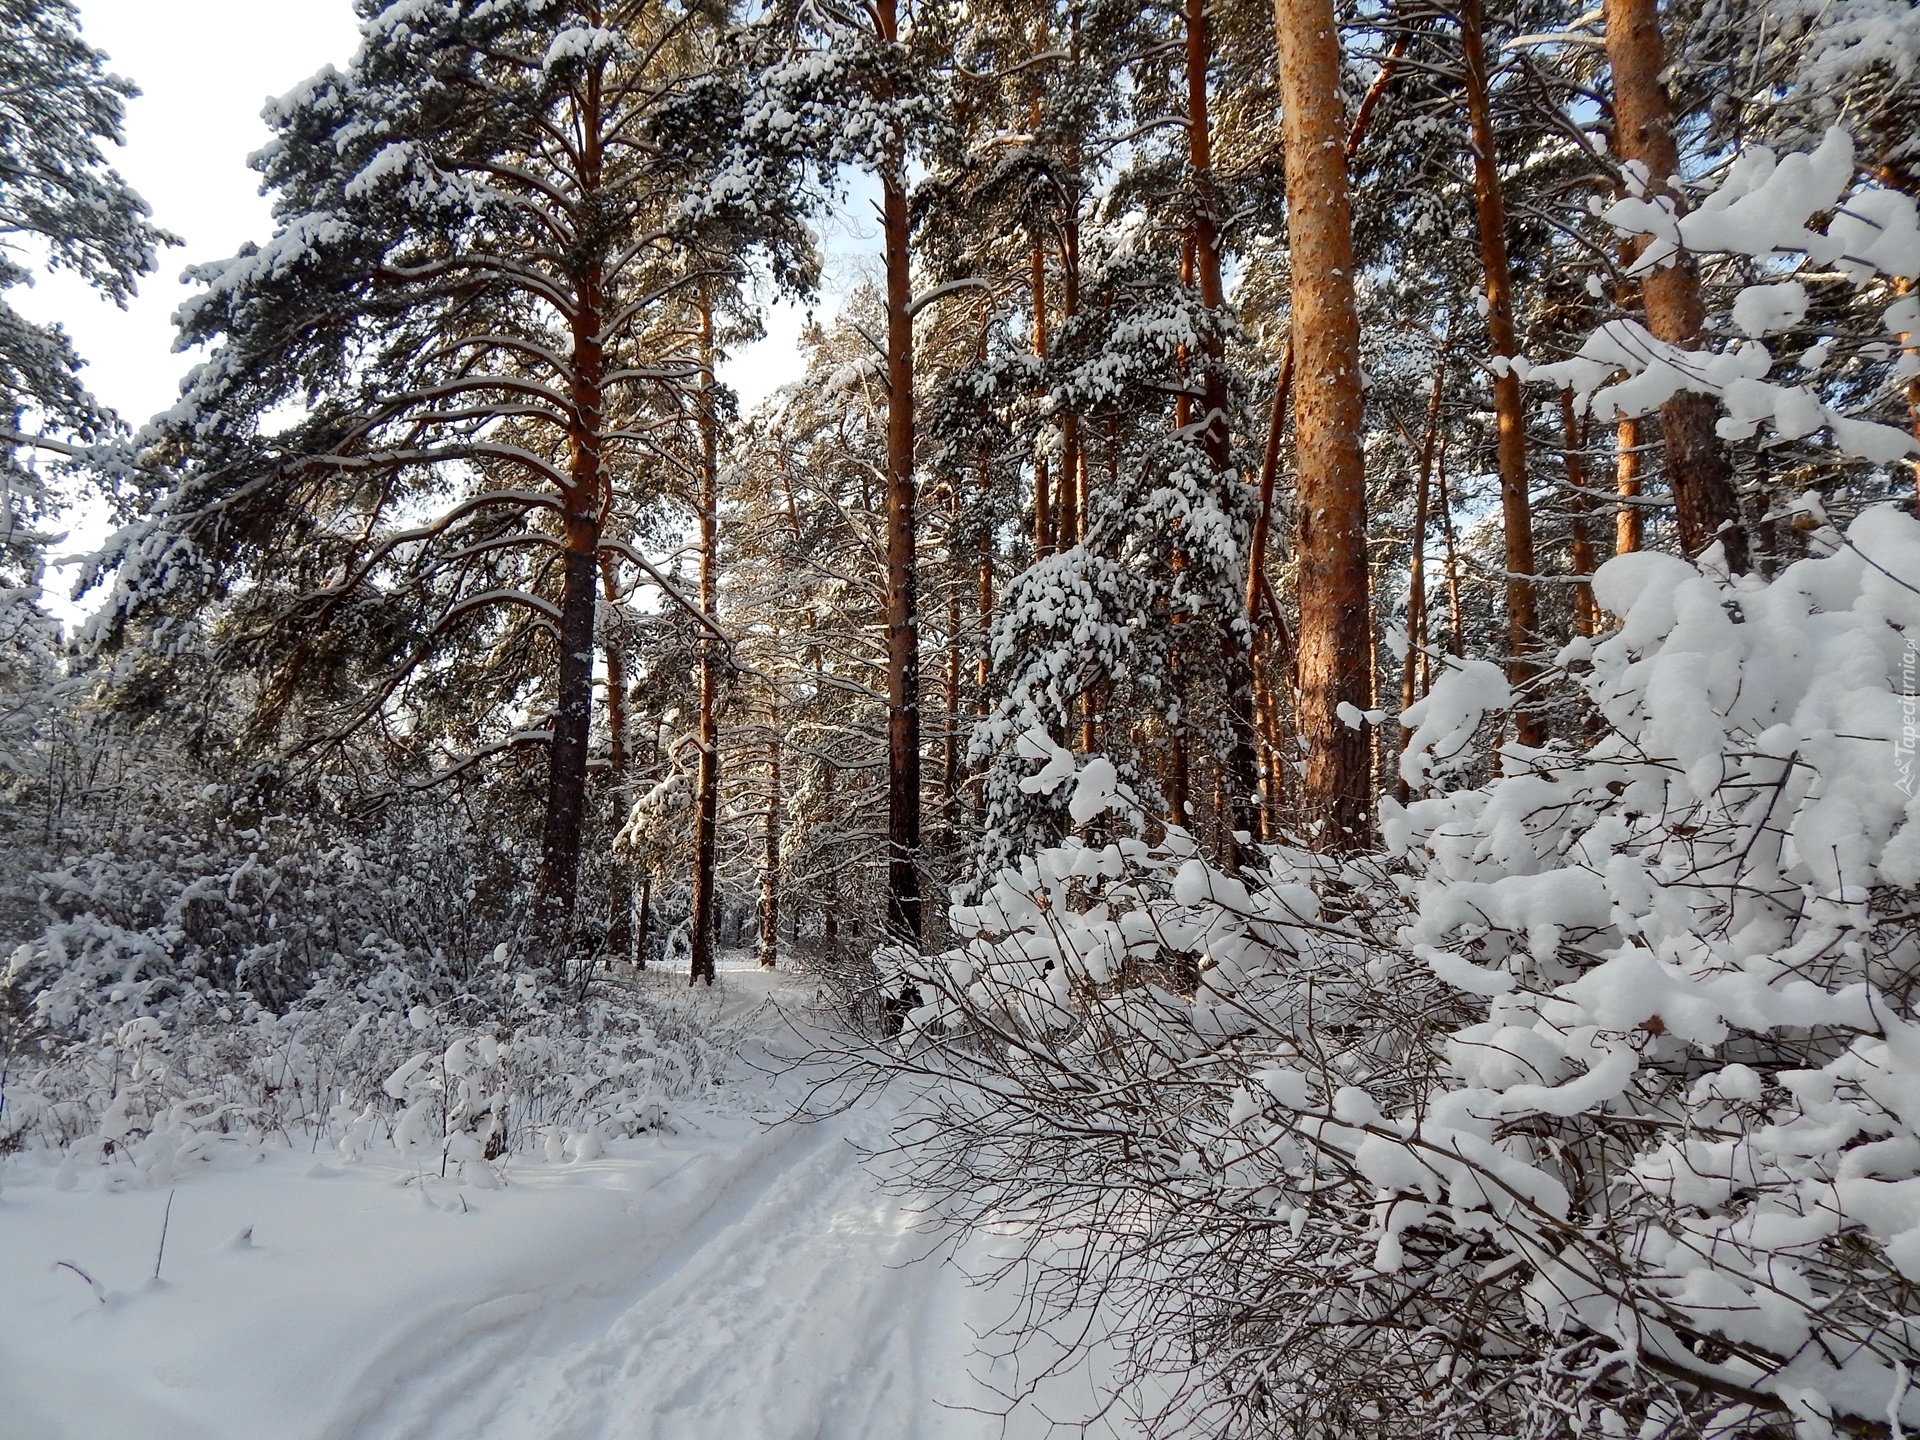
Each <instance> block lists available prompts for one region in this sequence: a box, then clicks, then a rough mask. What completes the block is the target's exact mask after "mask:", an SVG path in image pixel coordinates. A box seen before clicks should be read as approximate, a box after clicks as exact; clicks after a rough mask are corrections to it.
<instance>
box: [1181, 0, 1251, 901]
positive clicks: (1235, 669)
mask: <svg viewBox="0 0 1920 1440" xmlns="http://www.w3.org/2000/svg"><path fill="white" fill-rule="evenodd" d="M1186 7H1187V17H1186V18H1187V163H1188V165H1189V166H1190V167H1191V169H1192V171H1193V189H1194V201H1195V204H1194V213H1193V254H1194V270H1195V273H1196V276H1197V278H1198V280H1199V282H1200V303H1201V305H1203V306H1204V307H1205V308H1206V309H1207V310H1208V311H1209V312H1210V313H1213V314H1216V315H1217V314H1219V313H1220V312H1221V311H1223V310H1224V309H1225V308H1226V303H1227V298H1226V287H1225V284H1224V281H1223V279H1222V277H1221V273H1220V198H1219V189H1218V187H1217V186H1216V184H1215V183H1214V176H1213V136H1212V128H1213V125H1212V119H1211V117H1210V116H1209V114H1208V109H1207V66H1208V62H1209V60H1210V59H1211V58H1212V53H1213V50H1212V43H1211V41H1210V39H1209V37H1208V34H1207V8H1206V0H1186ZM1224 359H1225V356H1224V355H1223V354H1222V351H1221V342H1220V337H1219V335H1218V334H1213V335H1209V336H1208V337H1207V342H1206V346H1205V354H1204V358H1203V362H1202V363H1203V373H1202V376H1201V392H1200V393H1201V402H1200V403H1201V404H1202V405H1203V406H1204V407H1205V409H1206V414H1205V415H1204V416H1203V417H1202V420H1201V424H1202V425H1203V427H1204V434H1205V437H1206V451H1207V461H1208V464H1209V465H1210V466H1211V468H1212V470H1213V473H1214V475H1215V476H1216V477H1217V479H1218V481H1219V483H1221V484H1224V483H1226V477H1227V475H1228V473H1229V471H1231V469H1232V468H1233V432H1232V426H1231V425H1230V424H1229V421H1228V414H1227V377H1226V374H1225V367H1224V363H1223V362H1224ZM1251 626H1252V614H1251V612H1250V611H1247V610H1244V609H1243V610H1242V611H1240V612H1239V613H1234V614H1229V615H1226V616H1224V617H1223V618H1222V621H1221V627H1220V659H1221V664H1222V668H1223V669H1224V670H1225V672H1226V673H1225V677H1224V679H1225V685H1226V692H1227V697H1226V698H1227V728H1228V740H1227V753H1226V755H1225V756H1224V757H1223V774H1222V776H1221V782H1222V785H1221V788H1222V791H1223V793H1224V795H1225V799H1226V809H1225V812H1224V813H1223V814H1222V815H1221V817H1220V818H1221V820H1222V821H1223V822H1224V826H1225V829H1226V832H1227V844H1226V845H1225V846H1224V847H1223V848H1224V852H1225V854H1226V856H1227V859H1228V861H1229V864H1230V865H1238V863H1239V861H1240V858H1241V853H1242V848H1243V845H1244V844H1245V843H1246V841H1243V840H1242V839H1241V837H1242V836H1245V837H1247V840H1249V841H1250V840H1251V839H1252V838H1253V836H1254V835H1255V833H1257V832H1258V830H1259V828H1260V815H1259V809H1258V804H1259V799H1258V794H1259V790H1260V752H1259V748H1258V737H1257V735H1256V733H1255V730H1254V694H1253V657H1252V655H1251V654H1250V653H1249V650H1248V647H1247V643H1246V637H1247V636H1248V635H1249V634H1250V633H1251Z"/></svg>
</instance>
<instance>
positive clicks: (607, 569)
mask: <svg viewBox="0 0 1920 1440" xmlns="http://www.w3.org/2000/svg"><path fill="white" fill-rule="evenodd" d="M600 586H601V592H602V595H603V597H604V598H605V600H606V602H607V608H608V610H610V611H611V610H612V609H613V608H614V607H615V606H617V605H618V604H619V603H620V587H619V584H618V579H617V576H616V574H615V571H614V559H613V556H612V555H610V554H602V555H601V557H600ZM606 657H607V779H608V782H609V788H610V790H611V792H612V793H611V795H610V796H609V803H610V804H612V805H614V806H618V805H619V803H620V801H621V799H622V790H621V785H622V782H623V781H624V780H625V778H626V773H627V657H626V655H625V653H624V652H622V650H621V649H620V647H619V645H617V644H613V645H609V646H607V649H606ZM615 820H616V823H615V825H614V828H615V829H616V830H617V829H618V828H619V825H618V823H617V820H618V817H617V814H616V816H615ZM607 870H608V885H607V910H608V914H607V953H608V954H609V955H611V956H613V957H614V958H615V959H617V960H623V961H626V962H628V963H631V962H632V960H633V875H632V872H631V871H630V870H629V869H628V868H627V865H626V862H625V861H623V860H621V859H620V858H619V857H618V856H617V855H610V856H609V857H608V864H607Z"/></svg>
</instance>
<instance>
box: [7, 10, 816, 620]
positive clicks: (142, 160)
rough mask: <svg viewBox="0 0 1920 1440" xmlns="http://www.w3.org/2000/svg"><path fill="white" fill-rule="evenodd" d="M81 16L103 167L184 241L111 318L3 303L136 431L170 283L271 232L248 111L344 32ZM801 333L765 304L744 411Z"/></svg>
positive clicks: (85, 310) (352, 27)
mask: <svg viewBox="0 0 1920 1440" xmlns="http://www.w3.org/2000/svg"><path fill="white" fill-rule="evenodd" d="M80 14H81V23H82V26H83V30H84V34H85V36H86V38H87V40H88V41H89V42H90V43H91V44H92V45H94V46H95V47H96V48H98V49H101V50H104V51H106V53H107V55H108V57H109V63H110V66H111V68H112V69H113V70H114V71H115V72H117V73H119V74H121V75H125V76H127V77H129V78H130V79H132V80H133V81H134V82H135V83H136V84H137V85H139V86H140V89H141V92H142V93H141V95H140V97H139V98H138V99H136V100H134V101H133V102H132V103H131V105H129V106H128V110H127V124H126V135H127V144H126V146H125V148H123V149H121V150H119V151H118V152H116V153H115V154H114V155H113V157H112V158H113V162H114V165H115V168H116V169H118V170H119V171H120V173H121V174H122V175H123V176H125V177H126V179H127V181H128V182H129V183H130V184H131V185H132V186H133V188H134V189H135V190H137V191H138V192H139V193H140V194H141V195H142V196H143V197H145V199H146V201H147V203H148V204H149V205H150V206H152V207H153V212H154V219H155V221H156V222H157V223H158V224H159V225H160V226H161V227H162V228H164V229H167V230H170V231H172V232H173V233H174V234H175V235H178V236H179V237H181V239H182V240H183V241H184V242H185V243H184V244H183V245H182V246H180V247H179V248H176V249H170V250H166V251H164V252H162V254H161V256H160V266H159V269H158V270H157V271H156V272H155V273H154V274H152V275H149V276H147V277H146V278H145V279H144V281H143V282H142V283H141V286H140V291H139V294H138V295H137V296H136V297H135V299H134V300H133V302H132V304H131V305H129V306H128V308H127V309H126V310H124V311H123V310H121V309H119V308H118V307H116V306H115V305H113V304H112V303H111V302H109V301H104V300H101V299H100V298H99V297H97V296H96V295H94V294H93V293H92V292H91V291H89V290H88V289H87V288H86V287H85V286H83V285H80V284H79V283H77V282H76V281H74V280H72V279H71V278H69V277H65V276H58V275H42V276H39V277H37V280H36V283H35V285H34V286H33V287H32V288H31V289H29V288H26V287H20V288H17V289H15V290H13V291H11V292H10V294H9V297H8V298H9V299H10V301H11V302H12V303H13V304H14V306H15V307H16V308H17V309H18V310H19V311H21V312H22V313H23V314H25V315H27V316H28V317H30V318H32V319H35V320H39V321H43V322H44V321H51V320H58V321H59V322H60V323H61V324H63V325H64V326H65V327H66V329H67V333H68V334H69V335H71V336H72V337H73V341H74V344H75V346H76V348H77V349H78V350H79V352H80V354H81V355H82V356H83V357H84V358H85V359H86V361H87V362H88V363H87V368H86V369H85V370H84V371H82V372H81V376H82V379H84V380H85V381H86V383H87V385H88V387H89V388H90V389H91V390H92V391H93V392H94V394H95V395H97V396H98V397H99V398H100V399H101V400H103V401H105V402H106V403H107V404H108V405H111V406H112V407H113V408H114V409H115V410H117V411H119V412H120V415H121V418H122V419H124V420H126V421H127V422H128V423H129V424H130V425H132V426H134V427H136V428H137V427H138V426H139V425H140V424H142V423H143V422H144V421H146V420H147V419H148V418H149V417H151V416H152V415H154V414H156V413H158V412H159V411H161V410H164V409H166V408H168V407H169V406H171V405H172V404H173V402H174V399H175V398H176V397H177V395H178V394H179V382H180V378H181V376H182V375H183V374H184V373H185V372H186V370H187V368H188V367H189V366H190V365H191V363H192V357H191V356H187V355H175V354H173V353H172V344H173V323H172V318H171V317H172V315H173V311H174V310H175V308H176V307H177V306H178V305H179V303H180V301H181V300H182V299H183V298H184V297H185V295H186V294H187V293H188V292H187V290H186V288H185V287H184V286H183V285H182V284H181V283H180V274H181V271H182V270H184V269H185V268H186V266H188V265H190V264H195V263H198V262H201V261H206V260H217V259H221V258H223V257H225V256H228V255H231V254H233V253H234V251H236V250H237V249H238V248H239V247H240V245H241V244H242V243H244V242H245V241H247V240H265V239H267V238H268V236H269V234H270V233H271V228H272V218H271V212H270V210H269V207H268V203H267V200H266V199H265V198H264V197H263V196H262V195H260V193H259V179H260V177H259V176H258V175H256V174H255V173H254V172H253V171H252V170H249V169H248V168H247V164H246V158H247V156H248V155H249V154H250V153H251V152H253V151H254V150H256V149H258V148H259V147H260V146H261V145H262V144H263V143H265V141H266V139H267V129H266V126H265V125H264V124H263V123H262V122H261V120H260V110H261V107H262V106H263V105H264V104H265V103H266V101H267V100H268V99H269V98H271V97H273V96H277V95H283V94H285V93H286V92H287V91H289V90H291V89H293V87H294V86H295V85H297V84H299V83H300V81H302V80H304V79H305V78H306V77H307V76H309V75H311V74H313V73H314V72H315V71H317V70H319V69H321V68H322V67H323V66H325V65H328V64H335V65H342V66H344V65H345V64H346V62H347V61H348V60H349V59H350V58H351V57H352V55H353V51H354V48H355V46H356V44H357V41H358V31H357V21H356V20H355V18H354V14H353V7H352V5H351V4H350V3H349V0H81V3H80ZM836 238H842V239H843V243H844V238H843V237H836ZM800 323H801V315H800V312H799V311H798V310H796V309H794V308H793V307H791V306H784V305H783V306H778V307H775V309H774V310H773V312H772V313H771V314H770V315H769V324H768V330H769V336H768V339H767V340H766V341H764V342H762V343H761V344H759V345H756V346H753V347H750V348H749V349H747V350H745V351H743V352H742V353H741V354H740V355H738V356H736V357H735V358H734V359H733V360H732V361H730V362H729V363H728V364H727V365H726V367H725V368H724V370H723V376H724V378H725V379H726V381H727V383H728V384H730V385H732V386H733V387H734V389H735V390H737V391H738V392H739V393H740V397H741V402H742V405H743V407H744V408H751V407H752V406H753V405H754V404H756V403H757V402H758V401H759V400H761V399H762V398H764V397H765V396H766V395H767V394H769V393H770V392H771V391H772V390H774V389H775V388H777V387H778V386H780V385H783V384H785V383H786V382H787V381H789V380H792V379H794V378H796V377H797V376H798V374H799V370H800V361H799V356H798V354H797V353H796V349H795V341H796V338H797V336H798V333H799V327H800ZM102 538H104V535H103V526H102V524H101V522H100V521H99V519H98V518H97V517H94V516H89V515H84V514H83V515H76V516H74V517H72V533H71V538H70V539H69V541H68V542H67V544H66V545H65V546H63V547H59V548H60V549H61V550H62V551H64V552H66V553H74V552H77V551H80V550H83V549H92V548H94V547H95V546H96V545H97V544H98V543H99V541H100V540H101V539H102ZM47 589H48V592H49V594H48V599H49V601H50V602H51V603H52V608H53V609H54V610H55V612H56V613H57V614H60V615H61V617H62V618H63V619H67V620H72V619H73V618H75V613H76V612H75V611H74V609H73V607H72V606H71V605H69V604H67V603H66V602H65V597H64V589H65V583H64V582H63V580H62V577H61V576H59V575H58V574H56V575H54V576H51V577H49V584H48V586H47Z"/></svg>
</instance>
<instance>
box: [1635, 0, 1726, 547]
mask: <svg viewBox="0 0 1920 1440" xmlns="http://www.w3.org/2000/svg"><path fill="white" fill-rule="evenodd" d="M1605 15H1606V31H1607V64H1608V66H1609V67H1610V68H1611V69H1612V71H1613V113H1614V130H1615V133H1616V134H1617V136H1618V143H1619V148H1620V151H1621V154H1622V157H1623V158H1624V159H1627V160H1637V161H1639V162H1640V163H1641V164H1642V165H1644V166H1645V167H1646V170H1647V193H1648V194H1649V195H1650V196H1664V197H1666V198H1668V199H1670V200H1671V201H1672V202H1673V203H1674V204H1675V205H1676V206H1678V205H1679V204H1680V203H1681V197H1680V196H1679V195H1677V194H1675V193H1674V191H1673V189H1672V187H1671V186H1669V185H1668V183H1667V181H1668V179H1669V178H1670V177H1672V176H1674V175H1677V174H1678V173H1679V170H1680V150H1679V146H1678V145H1677V144H1676V143H1675V141H1674V136H1673V100H1672V98H1671V97H1670V96H1669V95H1668V94H1667V87H1666V84H1665V82H1664V80H1663V79H1662V72H1663V71H1664V70H1665V68H1666V63H1667V62H1666V47H1665V45H1664V43H1663V42H1662V40H1661V36H1660V15H1659V10H1658V7H1657V0H1606V3H1605ZM1640 292H1641V296H1642V298H1643V301H1644V303H1645V305H1646V311H1647V328H1648V329H1649V330H1651V331H1652V332H1653V333H1654V335H1655V336H1656V337H1657V338H1658V339H1661V340H1664V341H1666V342H1667V343H1668V344H1670V345H1680V346H1684V347H1687V348H1692V347H1694V346H1696V345H1698V344H1699V341H1700V329H1701V326H1702V324H1703V323H1704V322H1705V319H1706V308H1705V306H1704V305H1703V304H1702V303H1701V299H1700V278H1699V276H1698V274H1697V273H1696V272H1695V270H1694V268H1693V264H1692V262H1691V261H1690V260H1689V259H1688V258H1687V257H1686V256H1684V255H1683V256H1682V257H1680V260H1679V262H1678V263H1677V264H1673V265H1663V266H1660V267H1659V268H1657V269H1654V270H1652V271H1650V272H1648V273H1647V274H1646V275H1644V276H1642V277H1641V280H1640ZM1719 415H1720V406H1719V403H1718V402H1717V401H1715V400H1714V399H1713V398H1712V397H1711V396H1708V395H1696V394H1693V393H1690V392H1685V391H1683V392H1681V393H1680V394H1678V395H1675V396H1674V397H1673V398H1672V399H1671V400H1669V401H1667V403H1666V404H1664V405H1662V406H1661V407H1660V431H1661V438H1662V439H1663V440H1664V441H1665V443H1666V450H1667V481H1668V484H1669V485H1670V486H1671V487H1672V490H1673V508H1674V520H1675V524H1676V527H1677V528H1678V530H1679V532H1680V548H1681V549H1682V550H1683V551H1685V552H1686V553H1687V554H1688V555H1690V556H1692V555H1698V554H1699V553H1700V552H1701V551H1702V550H1705V549H1706V548H1707V547H1708V546H1709V545H1711V544H1712V543H1713V541H1714V539H1715V537H1716V536H1717V537H1718V538H1719V539H1720V541H1721V543H1722V545H1723V546H1724V548H1725V551H1726V556H1727V563H1728V565H1729V566H1731V567H1732V568H1733V569H1734V570H1736V571H1744V570H1745V569H1746V568H1747V536H1746V531H1745V530H1744V529H1743V528H1742V527H1741V524H1740V505H1739V499H1738V496H1737V495H1736V493H1735V491H1734V485H1733V465H1732V462H1731V460H1730V459H1729V458H1728V455H1727V447H1726V445H1725V444H1724V443H1723V442H1722V441H1721V439H1720V437H1719V435H1717V434H1716V433H1715V432H1714V425H1715V422H1716V421H1717V420H1718V418H1719Z"/></svg>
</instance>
